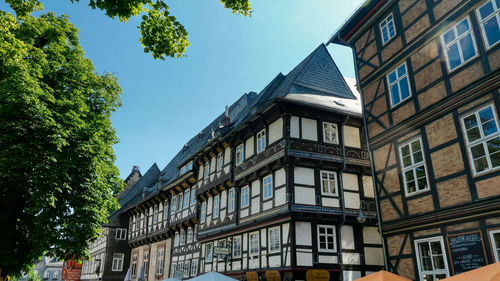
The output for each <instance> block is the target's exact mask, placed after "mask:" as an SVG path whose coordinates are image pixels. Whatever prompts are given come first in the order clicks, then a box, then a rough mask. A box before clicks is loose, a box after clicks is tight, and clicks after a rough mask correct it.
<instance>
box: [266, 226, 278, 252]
mask: <svg viewBox="0 0 500 281" xmlns="http://www.w3.org/2000/svg"><path fill="white" fill-rule="evenodd" d="M276 231H277V232H276ZM276 233H277V236H273V235H276ZM276 240H277V241H276ZM276 242H277V245H278V247H277V248H275V247H274V246H275V244H276ZM267 249H268V252H269V253H277V252H280V251H281V229H280V226H276V227H271V228H268V229H267Z"/></svg>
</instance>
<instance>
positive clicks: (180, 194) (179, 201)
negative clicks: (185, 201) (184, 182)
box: [177, 193, 183, 212]
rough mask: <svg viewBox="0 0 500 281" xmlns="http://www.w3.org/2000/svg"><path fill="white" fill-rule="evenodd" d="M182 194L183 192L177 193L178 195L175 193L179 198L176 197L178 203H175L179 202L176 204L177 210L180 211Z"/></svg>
mask: <svg viewBox="0 0 500 281" xmlns="http://www.w3.org/2000/svg"><path fill="white" fill-rule="evenodd" d="M182 195H183V193H179V195H177V197H179V198H178V199H177V201H178V203H177V204H179V205H178V206H179V207H178V208H177V212H180V211H182Z"/></svg>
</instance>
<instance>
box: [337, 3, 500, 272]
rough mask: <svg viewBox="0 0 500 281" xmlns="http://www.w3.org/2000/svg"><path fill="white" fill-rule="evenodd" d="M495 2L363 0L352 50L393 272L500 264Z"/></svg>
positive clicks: (352, 21) (499, 12)
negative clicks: (499, 262)
mask: <svg viewBox="0 0 500 281" xmlns="http://www.w3.org/2000/svg"><path fill="white" fill-rule="evenodd" d="M499 26H500V2H499V1H498V0H478V1H465V0H405V1H403V0H400V1H389V0H373V1H365V2H364V3H363V5H362V6H361V8H359V9H358V10H357V11H356V12H355V13H354V14H353V15H352V16H351V17H350V18H349V19H348V20H347V22H346V23H345V24H344V25H343V26H342V27H341V28H340V29H339V30H338V31H337V32H336V33H335V34H334V35H333V36H332V38H331V39H330V41H329V42H330V43H335V44H341V45H346V46H350V47H351V48H352V50H353V57H354V61H355V68H356V72H357V78H358V86H359V88H360V89H361V92H362V100H363V108H364V120H365V122H366V126H367V133H368V134H367V138H368V141H369V147H370V150H371V152H372V159H373V166H372V167H373V169H374V181H375V182H376V197H377V198H378V200H377V201H378V203H379V207H380V208H379V209H380V214H381V225H382V234H383V238H384V243H385V248H386V251H385V254H386V256H387V261H388V267H389V269H390V270H391V271H394V272H397V273H398V274H401V275H404V276H406V277H408V278H410V279H413V280H439V279H443V278H445V277H447V276H450V275H454V274H458V273H461V272H464V271H467V270H470V269H473V268H477V267H480V266H483V265H486V264H489V263H493V262H498V261H500V259H499V258H500V257H499V254H498V253H499V251H498V249H499V248H500V230H499V229H500V207H499V206H500V205H499V203H500V196H499V195H500V183H499V182H500V130H499V126H500V119H499V106H500V96H499V92H498V89H499V83H500V79H499V71H500V70H499V68H500V44H499V42H500V28H499Z"/></svg>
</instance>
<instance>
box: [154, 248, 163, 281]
mask: <svg viewBox="0 0 500 281" xmlns="http://www.w3.org/2000/svg"><path fill="white" fill-rule="evenodd" d="M164 262H165V248H163V247H160V248H158V250H157V254H156V275H163V263H164Z"/></svg>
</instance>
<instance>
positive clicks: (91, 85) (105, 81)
mask: <svg viewBox="0 0 500 281" xmlns="http://www.w3.org/2000/svg"><path fill="white" fill-rule="evenodd" d="M11 2H13V1H11ZM35 2H36V1H34V0H30V1H25V2H24V3H35ZM97 2H100V1H97ZM125 2H127V1H125ZM20 8H22V6H20ZM29 9H30V8H27V10H29ZM120 93H121V88H120V86H119V85H118V83H117V79H116V78H115V77H113V76H112V75H110V74H108V73H103V74H98V73H96V70H95V68H94V66H93V65H92V63H91V61H90V60H88V59H86V58H84V52H83V50H82V49H81V47H80V45H79V40H78V35H77V29H76V28H75V27H74V26H73V25H72V24H71V23H69V21H68V19H67V18H66V17H65V16H59V17H58V16H56V15H55V14H53V13H47V14H43V15H41V16H39V17H38V18H35V17H33V16H29V15H28V16H24V17H23V18H22V20H20V19H16V17H14V16H13V15H12V14H10V13H7V12H5V11H0V187H1V188H0V214H1V215H0V225H1V226H2V231H1V232H0V267H1V268H2V275H11V276H12V275H17V274H19V273H20V272H21V271H24V272H28V271H29V270H28V266H29V265H30V264H31V263H32V260H33V259H36V258H39V257H41V256H42V255H43V254H48V255H51V256H59V257H61V258H71V257H74V256H76V257H86V256H87V254H88V253H87V251H88V250H87V242H88V241H92V240H95V239H96V238H97V237H98V236H99V233H100V227H101V224H103V223H105V222H106V219H107V216H108V215H109V213H110V212H111V211H113V210H115V209H116V208H117V207H118V204H117V202H116V199H115V198H114V194H116V192H118V191H119V190H120V189H121V188H122V185H123V182H122V180H120V179H119V176H118V169H117V168H116V166H115V165H114V160H115V154H114V151H113V148H112V145H113V144H115V143H116V142H117V138H116V134H115V131H114V129H113V128H112V127H111V121H110V116H111V113H112V112H113V111H114V110H115V109H116V108H117V107H118V106H119V105H120ZM68 255H71V256H68Z"/></svg>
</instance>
